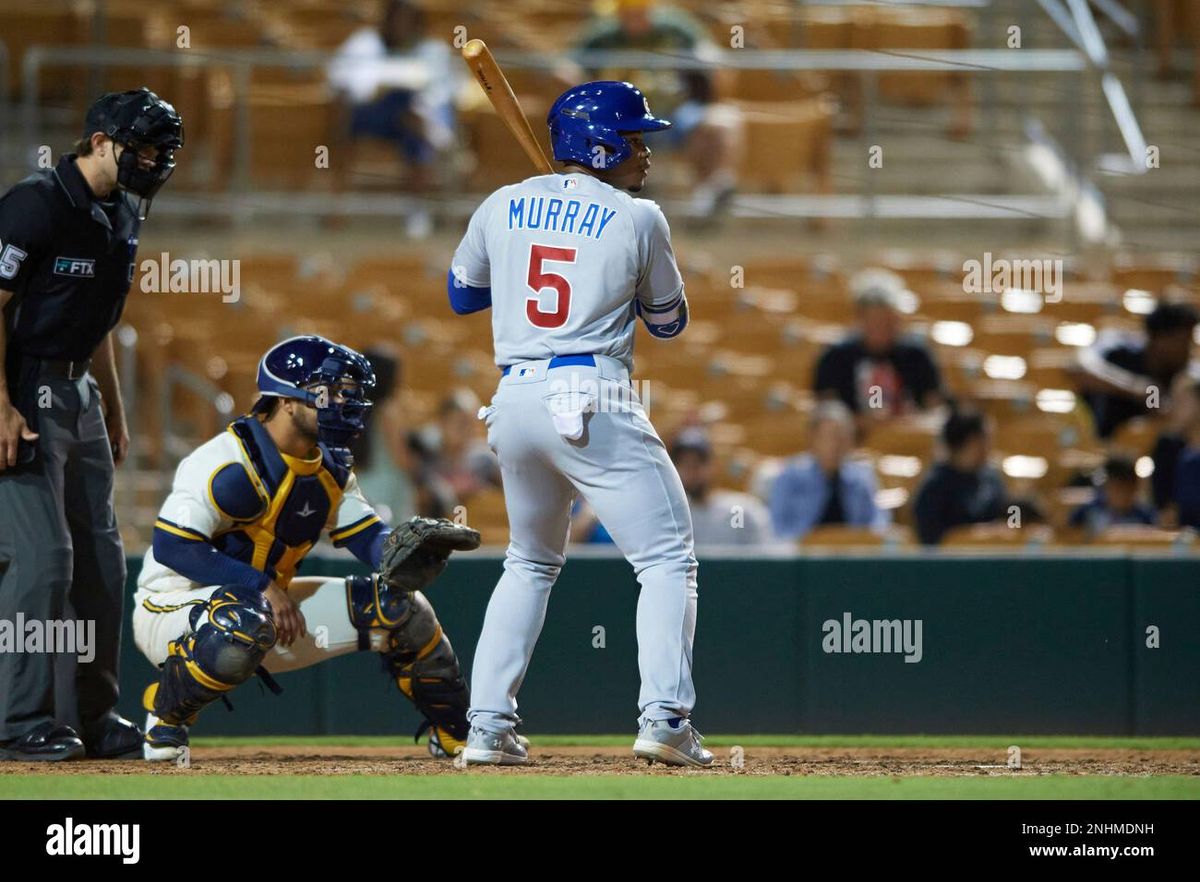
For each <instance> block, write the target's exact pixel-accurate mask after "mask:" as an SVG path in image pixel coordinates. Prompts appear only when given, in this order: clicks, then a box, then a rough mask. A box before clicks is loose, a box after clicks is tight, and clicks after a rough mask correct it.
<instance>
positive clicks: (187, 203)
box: [22, 46, 1088, 221]
mask: <svg viewBox="0 0 1200 882" xmlns="http://www.w3.org/2000/svg"><path fill="white" fill-rule="evenodd" d="M332 57H333V56H332V54H330V53H327V52H314V51H303V52H290V51H289V52H283V51H278V50H262V49H235V50H227V51H217V52H203V53H200V52H192V51H190V50H189V51H188V52H179V51H174V50H139V51H138V54H137V63H138V64H139V65H140V66H143V67H171V68H174V67H186V66H193V65H196V64H209V65H221V66H227V67H230V68H231V69H232V71H233V76H234V92H235V109H234V114H235V126H234V130H235V131H236V132H238V137H237V138H236V139H235V145H234V158H233V168H232V174H231V179H230V184H229V187H228V189H227V190H226V192H225V193H224V194H205V195H204V196H195V197H188V196H185V195H183V194H172V193H167V194H165V196H164V198H162V199H160V200H158V201H156V203H155V211H156V212H157V213H169V214H176V215H185V216H196V215H199V214H205V215H214V214H219V215H222V216H227V217H229V218H231V219H233V220H235V221H237V220H247V219H249V218H250V217H252V216H254V215H257V214H268V213H276V212H278V210H279V207H280V204H281V203H282V202H285V201H290V200H297V199H299V200H301V201H304V194H297V193H294V192H288V193H275V194H272V193H270V192H262V191H257V192H253V191H252V190H251V184H252V182H251V181H250V147H251V143H252V138H253V119H252V114H251V113H250V109H249V104H248V101H247V95H248V93H249V89H250V78H251V77H250V74H251V71H252V70H253V69H255V68H261V67H275V68H279V67H283V68H288V69H292V70H312V69H315V68H321V67H324V66H325V65H327V64H328V62H329V61H330V59H331V58H332ZM497 59H498V60H499V61H500V62H501V63H502V64H504V65H505V66H507V67H510V68H514V69H517V68H525V69H534V70H550V69H553V68H555V67H557V66H560V65H561V64H562V63H563V61H564V60H569V61H571V62H574V63H575V64H577V65H579V66H580V67H581V68H585V69H586V68H597V67H604V66H615V67H627V68H632V69H641V70H718V69H728V70H767V71H829V72H840V73H847V74H857V75H858V76H859V77H860V79H861V81H862V91H863V95H864V107H865V112H864V114H863V125H862V128H861V138H862V140H863V142H864V143H865V144H867V145H870V144H871V143H873V140H872V139H873V138H874V137H875V122H874V116H875V114H874V113H873V112H872V111H873V110H874V108H875V106H876V104H877V100H878V99H877V82H878V76H879V75H880V74H886V73H905V72H940V73H963V74H971V75H979V76H995V75H999V74H1028V75H1033V74H1042V73H1050V74H1064V75H1070V76H1074V77H1076V78H1078V80H1077V87H1076V89H1075V90H1071V89H1064V90H1062V94H1063V99H1062V100H1063V108H1062V114H1063V120H1064V121H1065V122H1066V125H1067V126H1071V127H1075V126H1076V123H1075V122H1073V121H1072V120H1073V117H1074V115H1075V114H1076V113H1077V112H1078V102H1077V101H1076V100H1074V94H1078V93H1079V92H1081V91H1082V89H1083V84H1082V76H1083V74H1085V73H1086V71H1087V70H1088V63H1087V60H1086V58H1085V57H1084V55H1083V54H1082V53H1081V52H1080V51H1078V50H1075V49H1027V50H1023V51H1021V52H1012V51H1010V50H1006V49H947V50H911V51H877V52H864V51H861V50H859V51H855V50H803V49H789V50H715V51H713V52H711V53H704V54H703V56H697V55H694V54H685V53H666V52H643V51H626V50H616V51H592V52H574V53H568V54H565V55H563V56H544V57H539V56H534V55H530V54H527V53H521V52H513V51H507V52H504V51H502V52H497ZM129 63H130V57H129V53H128V51H127V50H122V49H118V48H112V47H106V48H95V49H80V48H78V47H53V46H34V47H30V49H29V50H27V52H26V53H25V57H24V59H23V63H22V89H23V100H22V114H23V126H22V129H23V132H24V136H25V138H24V140H25V148H26V150H31V149H33V148H35V147H36V146H37V145H38V144H39V143H40V139H41V133H42V127H41V121H40V118H39V114H38V109H39V108H38V100H37V99H38V92H39V84H40V81H41V76H42V72H43V70H44V69H45V68H47V67H51V66H55V65H58V66H83V65H95V66H102V67H112V66H118V65H123V66H127V65H128V64H129ZM1073 92H1074V94H1073ZM1077 159H1078V160H1082V157H1077ZM945 198H946V199H947V200H949V201H948V202H947V203H946V213H945V214H942V215H939V214H938V213H937V212H936V211H931V210H930V207H929V206H930V200H931V199H936V197H910V196H904V195H882V196H879V195H876V194H875V193H874V192H873V183H872V181H871V178H870V176H867V179H866V184H865V188H864V192H863V193H861V194H858V195H852V196H836V195H835V196H811V197H791V196H782V197H770V196H755V197H739V199H738V200H736V201H735V214H742V215H743V216H767V217H772V216H773V217H800V218H804V217H830V216H837V217H845V216H850V217H862V218H875V217H906V216H907V217H933V216H943V217H964V216H966V217H980V218H990V217H997V216H1011V217H1039V218H1048V219H1061V218H1065V217H1067V216H1069V214H1070V211H1071V207H1070V205H1069V204H1063V203H1062V202H1061V200H1060V201H1055V200H1047V199H1046V197H1045V196H1044V195H1041V194H1038V195H1030V196H1020V195H1018V196H1012V197H1008V199H1007V200H996V199H994V198H993V197H991V196H990V195H984V194H978V195H976V194H953V195H949V196H947V197H945ZM665 201H667V202H668V204H670V200H665ZM1005 202H1007V203H1008V205H1007V206H1006V205H1005V204H1004V203H1005ZM411 204H412V197H405V196H399V195H394V194H378V193H376V194H372V193H343V194H341V195H334V196H331V195H328V194H322V195H320V197H319V198H313V199H311V200H307V202H306V205H305V210H306V211H307V212H310V213H311V214H314V215H316V216H322V215H324V216H338V215H342V216H355V215H361V216H387V215H390V216H394V215H395V214H396V212H397V211H400V210H404V209H405V208H406V207H409V206H411ZM467 205H470V203H469V201H468V202H467ZM972 205H978V206H980V209H979V212H978V213H975V214H973V213H972V210H971V208H970V206H972ZM672 207H673V208H674V209H676V210H678V211H680V212H684V213H685V212H686V211H687V210H688V209H689V206H688V204H687V203H686V202H681V203H680V204H679V205H675V206H672ZM443 208H450V209H451V210H453V211H457V210H458V209H459V206H458V204H457V203H456V202H455V201H454V200H453V198H451V200H450V202H449V203H448V204H447V205H443ZM466 210H467V211H469V210H470V208H469V207H468V208H467V209H466Z"/></svg>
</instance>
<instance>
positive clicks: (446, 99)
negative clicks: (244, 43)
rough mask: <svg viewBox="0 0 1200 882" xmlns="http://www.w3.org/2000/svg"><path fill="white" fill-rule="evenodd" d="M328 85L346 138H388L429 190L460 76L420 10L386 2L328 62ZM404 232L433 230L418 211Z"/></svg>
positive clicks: (401, 0) (415, 182)
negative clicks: (340, 108)
mask: <svg viewBox="0 0 1200 882" xmlns="http://www.w3.org/2000/svg"><path fill="white" fill-rule="evenodd" d="M328 76H329V83H330V85H331V86H332V87H333V89H334V91H335V92H337V93H338V94H339V95H340V96H341V97H342V98H343V100H345V102H346V103H347V104H348V114H349V134H350V137H351V139H358V138H378V139H380V140H383V141H390V142H392V143H393V144H394V145H395V146H396V149H397V150H398V151H399V153H400V155H401V157H402V158H403V159H404V160H405V161H406V162H407V164H408V165H409V167H410V169H411V173H412V178H411V186H412V189H414V190H416V191H418V192H427V191H429V190H430V189H432V188H433V186H434V185H435V183H436V182H435V181H434V179H433V174H432V172H433V165H434V162H435V159H436V158H437V155H438V153H439V152H441V151H444V150H446V149H447V148H449V147H450V146H451V145H452V143H453V141H454V100H455V93H456V91H457V90H458V87H459V84H460V82H461V78H462V76H463V74H462V73H461V71H460V70H459V65H458V64H457V62H456V60H455V58H454V56H453V53H452V52H451V51H450V45H449V42H448V41H447V40H440V39H438V40H435V39H432V38H431V37H429V36H427V35H426V24H425V13H424V11H423V10H422V9H421V8H420V7H419V6H418V5H416V4H415V3H413V2H411V0H389V2H388V3H387V5H386V6H385V11H384V17H383V22H382V24H381V26H380V27H379V28H378V29H376V28H370V27H368V28H362V29H360V30H358V31H355V32H354V33H353V34H351V35H350V36H349V37H348V38H347V39H346V42H345V43H343V44H342V46H341V48H339V49H338V51H337V53H336V55H335V56H334V58H333V60H332V61H331V62H330V64H329V70H328ZM406 223H407V232H408V234H409V236H411V237H414V238H424V237H425V236H427V235H429V233H430V232H431V231H432V219H431V217H430V215H429V212H428V211H427V210H425V209H418V210H416V211H413V212H411V213H410V215H409V217H408V220H407V222H406Z"/></svg>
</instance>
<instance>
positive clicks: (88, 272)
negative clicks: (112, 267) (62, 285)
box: [54, 257, 96, 279]
mask: <svg viewBox="0 0 1200 882" xmlns="http://www.w3.org/2000/svg"><path fill="white" fill-rule="evenodd" d="M54 275H56V276H74V277H75V278H78V279H90V278H93V277H94V276H95V275H96V261H94V260H85V259H84V258H82V257H56V258H54Z"/></svg>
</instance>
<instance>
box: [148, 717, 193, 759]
mask: <svg viewBox="0 0 1200 882" xmlns="http://www.w3.org/2000/svg"><path fill="white" fill-rule="evenodd" d="M145 731H146V737H145V740H144V741H143V742H142V758H143V759H145V760H146V761H147V762H152V763H163V762H170V763H173V762H175V761H176V760H177V759H179V757H180V756H181V755H182V754H183V752H184V751H185V750H187V746H188V730H187V726H172V725H170V724H169V723H164V722H163V721H162V720H160V719H159V718H158V717H156V716H154V714H151V713H148V714H146V728H145Z"/></svg>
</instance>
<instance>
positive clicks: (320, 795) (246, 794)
mask: <svg viewBox="0 0 1200 882" xmlns="http://www.w3.org/2000/svg"><path fill="white" fill-rule="evenodd" d="M0 799H292V800H294V799H1200V779H1198V778H1194V777H1188V776H1183V775H1178V776H1162V777H1156V778H1149V777H1147V778H1140V777H1138V778H1134V777H1127V778H1122V777H1096V776H1091V777H1085V776H1064V775H1047V776H1043V777H1036V778H1034V777H1029V778H827V777H799V776H797V777H786V776H783V775H772V776H762V777H750V776H728V775H723V776H720V777H716V776H713V777H707V776H705V775H704V774H702V773H696V774H689V775H671V776H666V775H647V776H613V775H609V776H599V775H595V776H593V775H579V776H574V777H552V776H549V775H524V776H523V775H497V774H492V773H491V772H490V771H487V770H485V771H479V772H476V771H465V772H460V773H455V774H446V775H437V776H424V777H422V776H401V775H396V776H391V777H384V776H367V775H346V776H341V777H328V776H314V775H271V776H267V775H247V776H238V777H234V776H217V775H196V776H195V777H188V776H187V774H186V773H183V774H169V775H70V776H67V775H54V776H41V775H5V776H0Z"/></svg>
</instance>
